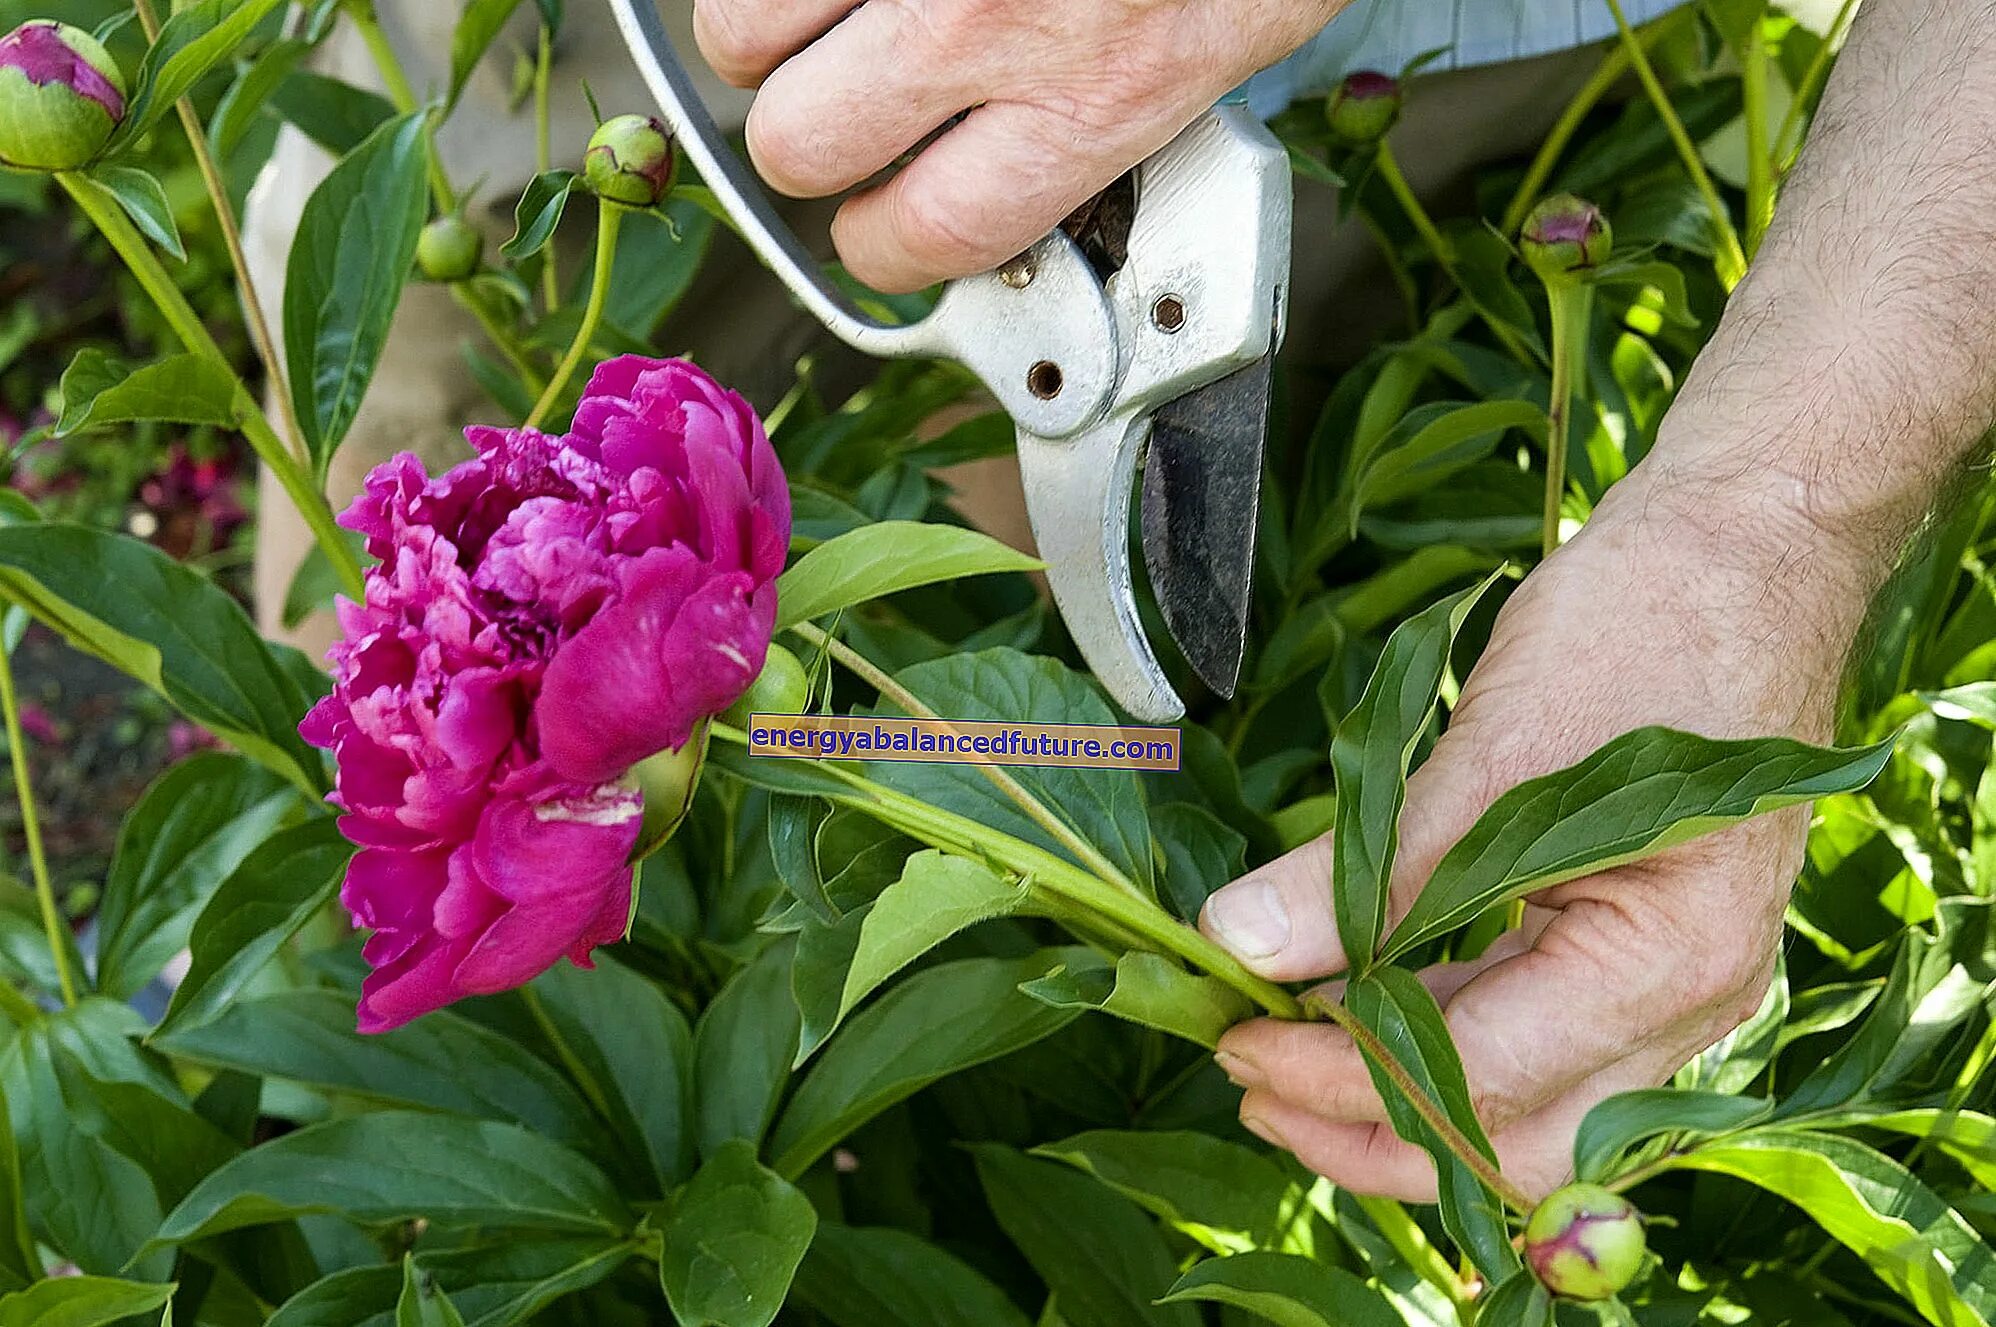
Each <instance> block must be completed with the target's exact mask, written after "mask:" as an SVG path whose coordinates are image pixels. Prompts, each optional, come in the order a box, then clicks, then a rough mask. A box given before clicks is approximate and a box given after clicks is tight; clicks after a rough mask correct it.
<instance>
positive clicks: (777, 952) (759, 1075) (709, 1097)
mask: <svg viewBox="0 0 1996 1327" xmlns="http://www.w3.org/2000/svg"><path fill="white" fill-rule="evenodd" d="M792 952H793V947H792V945H791V944H790V943H789V942H787V941H782V942H778V943H777V944H773V945H771V946H769V948H767V949H765V950H763V951H762V953H761V955H760V956H758V957H757V958H756V960H755V961H754V962H753V963H751V964H749V965H748V966H747V967H745V968H743V969H742V970H741V971H740V972H737V973H736V974H735V975H734V978H733V980H731V981H729V982H728V984H727V985H726V986H723V987H722V988H721V993H720V994H719V995H717V996H715V997H714V1002H713V1003H712V1004H710V1005H708V1006H707V1012H706V1013H704V1014H702V1015H701V1017H700V1026H699V1028H698V1029H697V1030H696V1031H695V1032H694V1034H693V1064H694V1070H693V1100H694V1120H695V1124H696V1134H697V1138H698V1141H699V1145H700V1155H701V1156H704V1157H711V1156H713V1155H714V1154H715V1153H716V1152H717V1151H718V1150H719V1149H720V1147H721V1145H722V1144H723V1143H726V1142H728V1141H729V1140H731V1139H735V1138H743V1139H747V1140H748V1141H749V1142H752V1143H758V1142H761V1141H762V1136H763V1134H764V1132H766V1131H767V1130H768V1128H769V1124H770V1121H771V1120H772V1119H773V1118H775V1115H776V1102H777V1098H778V1097H779V1096H780V1095H781V1093H782V1091H783V1086H784V1084H785V1082H787V1081H788V1079H789V1076H790V1062H791V1059H792V1057H793V1056H795V1055H796V1053H797V1003H796V1001H794V1000H792V999H791V998H790V959H791V954H792Z"/></svg>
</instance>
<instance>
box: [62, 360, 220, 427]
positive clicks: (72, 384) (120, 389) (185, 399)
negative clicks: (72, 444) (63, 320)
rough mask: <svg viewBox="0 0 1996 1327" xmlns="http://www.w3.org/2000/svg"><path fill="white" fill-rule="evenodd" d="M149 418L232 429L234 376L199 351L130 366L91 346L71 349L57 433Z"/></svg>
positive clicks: (63, 376) (63, 382)
mask: <svg viewBox="0 0 1996 1327" xmlns="http://www.w3.org/2000/svg"><path fill="white" fill-rule="evenodd" d="M152 419H158V420H165V421H167V422H169V423H174V424H213V425H216V426H218V427H221V428H234V427H235V425H236V422H237V419H238V414H237V410H236V381H235V379H234V378H232V377H230V376H229V374H228V372H227V371H226V370H224V369H222V368H220V367H218V366H217V365H216V364H215V362H214V361H213V360H210V359H209V358H207V357H206V356H205V355H194V354H185V355H169V356H167V357H166V358H165V359H162V360H160V361H159V362H158V363H156V364H147V365H145V366H144V367H142V368H139V369H133V368H132V367H131V366H130V365H128V364H125V363H124V362H123V361H121V360H118V359H115V358H113V357H112V356H110V355H107V354H105V353H104V352H103V351H101V350H98V349H95V348H94V347H86V348H85V349H83V350H79V351H78V352H76V358H75V359H74V360H72V361H70V365H69V368H68V369H66V370H64V372H63V375H62V418H61V419H59V420H57V421H56V426H55V431H56V436H57V437H65V436H67V435H69V434H71V433H75V432H77V431H79V430H81V429H85V428H94V427H98V426H101V425H105V424H128V423H131V422H133V421H134V420H152Z"/></svg>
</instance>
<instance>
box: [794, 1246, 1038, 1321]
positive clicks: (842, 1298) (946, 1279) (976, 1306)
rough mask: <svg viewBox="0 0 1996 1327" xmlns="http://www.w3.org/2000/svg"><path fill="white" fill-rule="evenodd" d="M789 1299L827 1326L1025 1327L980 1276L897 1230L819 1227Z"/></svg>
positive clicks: (1020, 1315) (1021, 1317)
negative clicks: (820, 1319) (821, 1318)
mask: <svg viewBox="0 0 1996 1327" xmlns="http://www.w3.org/2000/svg"><path fill="white" fill-rule="evenodd" d="M794 1294H795V1297H796V1298H797V1299H798V1300H799V1301H801V1302H802V1303H804V1304H806V1305H809V1306H810V1307H811V1308H812V1309H813V1310H815V1311H816V1312H818V1313H819V1314H822V1315H823V1316H824V1317H825V1318H827V1319H828V1320H830V1322H831V1323H832V1327H1027V1322H1026V1316H1025V1315H1024V1314H1023V1313H1021V1312H1019V1310H1018V1308H1017V1306H1015V1305H1014V1304H1013V1303H1012V1301H1011V1300H1009V1299H1007V1298H1005V1294H1004V1292H1003V1291H1001V1290H999V1289H998V1288H997V1287H996V1286H994V1285H992V1284H991V1282H989V1281H987V1280H986V1279H985V1278H984V1276H983V1275H982V1274H981V1273H979V1272H978V1271H976V1270H975V1269H974V1268H972V1267H970V1266H969V1265H968V1264H967V1263H964V1262H961V1261H959V1260H958V1259H956V1258H954V1257H952V1256H951V1255H950V1254H948V1253H945V1252H944V1251H943V1250H941V1249H939V1248H937V1247H936V1246H935V1245H933V1244H930V1243H928V1242H927V1241H925V1240H922V1239H918V1238H917V1237H915V1236H914V1235H910V1234H908V1233H907V1232H906V1231H901V1230H890V1229H885V1228H879V1229H875V1228H865V1229H862V1228H859V1227H855V1226H842V1225H838V1224H836V1223H833V1222H829V1221H826V1222H820V1223H819V1225H818V1233H817V1235H816V1237H815V1238H813V1239H812V1241H811V1251H810V1252H809V1253H807V1254H805V1255H804V1262H803V1265H802V1266H800V1267H799V1268H798V1269H797V1280H796V1286H795V1290H794Z"/></svg>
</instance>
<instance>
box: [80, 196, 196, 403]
mask: <svg viewBox="0 0 1996 1327" xmlns="http://www.w3.org/2000/svg"><path fill="white" fill-rule="evenodd" d="M88 178H89V180H90V182H91V183H92V184H94V185H96V186H97V187H98V188H100V189H102V190H103V191H104V192H105V193H107V194H109V195H110V196H111V197H112V199H113V200H114V201H116V203H117V204H118V206H119V207H121V208H123V209H124V211H125V215H126V216H128V217H130V218H131V219H132V224H133V225H135V226H137V227H138V228H139V233H140V234H142V235H144V236H145V237H146V238H147V239H149V240H151V241H152V242H153V243H154V244H157V245H158V246H159V247H160V248H162V249H164V250H166V251H167V252H168V253H170V254H172V255H173V256H174V257H175V258H176V259H178V260H179V261H181V262H183V263H184V262H186V261H187V249H186V247H185V246H184V245H182V244H181V242H180V227H179V226H177V225H175V224H174V221H173V205H172V204H171V203H169V202H167V201H166V189H165V188H164V187H163V186H162V185H161V184H160V182H159V181H158V180H157V179H154V178H153V176H152V174H151V173H150V172H148V171H142V170H140V169H139V168H138V167H136V166H114V165H111V164H110V163H108V162H104V163H99V164H98V165H96V166H93V167H91V169H90V174H89V177H88ZM199 422H202V423H206V422H207V421H205V420H203V421H199Z"/></svg>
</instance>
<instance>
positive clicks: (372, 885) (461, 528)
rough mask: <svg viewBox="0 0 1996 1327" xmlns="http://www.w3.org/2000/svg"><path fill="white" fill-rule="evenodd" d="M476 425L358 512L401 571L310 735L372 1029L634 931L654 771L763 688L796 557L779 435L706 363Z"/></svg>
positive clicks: (642, 363) (404, 460)
mask: <svg viewBox="0 0 1996 1327" xmlns="http://www.w3.org/2000/svg"><path fill="white" fill-rule="evenodd" d="M466 436H467V437H468V438H469V439H470V440H471V443H472V445H473V446H474V447H476V448H477V450H478V455H477V457H476V458H475V459H473V460H470V461H466V462H465V463H463V464H462V465H459V466H457V467H456V468H455V469H453V470H451V471H449V472H448V473H446V474H443V475H440V476H437V477H435V478H431V477H430V476H429V475H428V474H426V473H425V472H424V470H423V468H422V466H421V464H420V463H419V462H418V461H417V460H416V458H415V457H413V456H410V455H406V454H405V455H402V456H398V457H396V458H395V459H394V460H392V461H389V462H387V463H385V464H383V465H381V466H380V467H378V468H377V469H376V470H375V471H374V473H373V474H372V475H371V476H369V478H368V482H367V488H366V491H365V492H364V493H363V494H362V495H361V496H360V497H359V498H357V499H355V501H354V504H353V506H352V507H351V508H350V509H349V510H348V511H347V513H346V514H345V515H344V516H343V517H342V518H341V521H342V523H343V524H345V525H346V526H347V527H348V528H350V529H353V530H356V531H358V532H359V533H361V534H363V535H365V536H366V538H367V547H368V551H369V552H370V553H372V554H373V555H374V556H375V557H377V558H379V559H380V560H381V564H380V565H379V566H378V567H376V568H374V569H373V570H371V571H370V572H369V573H368V577H367V597H366V602H365V603H364V604H358V605H356V604H351V603H345V602H342V604H341V605H340V617H341V625H342V628H343V631H344V639H343V640H342V641H341V642H340V643H339V644H337V645H335V646H334V647H333V650H332V653H331V655H330V656H329V657H330V661H331V663H332V665H333V675H334V689H333V693H332V694H331V695H330V696H328V697H327V698H326V699H325V700H323V701H321V702H320V703H319V705H318V706H317V707H316V708H315V709H314V710H313V711H312V713H311V714H310V715H308V716H307V717H306V720H305V722H304V724H303V725H302V726H301V728H300V731H301V732H302V733H303V734H304V735H305V738H306V740H307V741H310V742H312V743H313V744H315V745H318V746H322V747H326V748H328V749H330V750H332V751H333V752H334V754H335V757H336V759H337V761H338V765H339V779H338V788H337V791H336V792H335V793H334V794H333V797H332V800H333V802H334V804H335V805H337V806H338V807H339V808H340V809H341V810H342V811H343V812H344V813H345V814H344V815H343V816H342V818H341V821H340V828H341V830H342V832H343V833H345V834H346V836H347V837H348V838H349V839H351V840H352V841H353V842H354V843H355V844H357V845H358V846H359V848H360V851H359V853H358V854H356V856H355V857H354V859H353V864H352V866H351V867H350V868H349V870H348V873H347V880H346V885H345V888H344V889H343V890H342V892H341V899H342V901H343V902H345V904H346V906H347V908H348V910H349V911H350V912H352V914H353V916H354V919H355V921H356V922H358V923H359V924H360V925H362V926H366V927H370V928H372V929H373V930H374V935H373V936H372V937H370V938H369V940H368V942H367V947H366V951H365V952H366V956H367V960H368V962H369V963H371V964H372V965H373V966H374V972H373V973H372V975H370V976H369V978H368V979H367V982H366V983H365V985H364V986H363V988H362V998H361V1003H360V1026H361V1030H362V1031H367V1032H376V1031H385V1030H386V1029H389V1028H393V1027H397V1026H399V1025H401V1024H402V1023H405V1022H407V1021H408V1020H409V1019H411V1018H414V1017H416V1016H417V1015H419V1014H423V1013H427V1012H429V1011H430V1010H432V1009H437V1008H441V1007H442V1006H444V1005H446V1004H449V1003H451V1002H452V1001H454V1000H458V999H461V998H463V997H464V996H467V995H479V994H488V993H490V992H494V991H501V990H506V989H509V988H511V987H514V986H518V985H521V984H522V983H524V982H527V981H529V980H531V979H532V978H534V977H535V976H537V975H539V974H540V973H542V972H544V971H546V970H547V969H548V968H549V967H550V966H552V965H553V964H554V963H555V962H556V961H557V960H559V959H560V958H561V957H562V956H563V955H567V956H568V958H569V959H571V960H572V961H573V962H575V963H577V964H579V965H581V966H584V967H587V966H588V965H589V954H590V951H591V950H592V949H594V948H595V947H596V946H597V945H600V944H607V943H609V942H611V941H613V940H616V939H618V938H620V937H621V936H622V935H623V933H624V924H625V920H626V917H627V916H628V913H629V909H630V901H631V869H632V868H631V863H630V854H631V850H632V847H633V845H634V844H635V843H636V841H637V836H638V828H639V818H640V816H641V814H642V811H643V805H642V800H643V799H642V797H641V796H640V794H639V793H638V791H637V789H636V785H635V783H634V782H633V781H632V780H630V779H629V777H628V774H629V770H630V767H631V766H632V765H635V764H637V763H638V762H639V761H641V760H644V759H645V758H646V757H649V756H652V755H655V754H657V753H659V752H662V751H668V750H677V749H678V748H680V747H682V746H684V745H685V744H686V743H687V742H688V741H689V740H692V739H693V738H694V736H695V735H696V734H697V732H698V731H699V730H700V725H701V724H702V722H703V721H704V720H705V719H707V718H708V717H709V716H711V715H714V714H717V713H719V712H720V711H722V710H724V709H726V708H727V707H728V706H729V705H731V704H733V703H734V701H735V700H736V699H737V698H739V697H740V696H741V695H742V694H743V693H744V692H745V691H747V690H748V688H749V685H750V684H751V683H752V682H754V680H755V678H756V675H757V673H758V672H760V671H761V668H762V663H763V656H764V654H765V652H766V651H767V649H768V647H769V638H770V634H771V632H772V630H773V628H774V625H775V615H776V591H775V587H774V584H773V582H774V581H775V578H776V575H777V573H778V572H780V571H781V570H782V568H783V558H784V553H785V550H786V549H787V548H788V546H789V542H790V498H789V490H788V488H787V487H786V485H785V482H784V478H783V472H782V469H781V468H780V467H779V466H778V464H777V461H776V454H775V452H774V451H772V450H771V448H770V445H769V440H768V438H767V437H766V436H765V435H764V433H763V429H762V424H761V421H760V420H758V419H757V418H756V416H755V413H754V411H752V410H751V409H750V408H749V407H748V405H747V403H746V402H744V401H743V400H742V399H741V398H740V397H739V396H737V395H735V394H734V393H733V392H730V391H727V390H726V389H725V388H723V387H721V386H720V384H718V383H716V382H715V381H714V380H713V379H712V378H710V377H709V376H707V375H706V374H705V373H703V372H702V371H701V370H699V369H697V368H695V367H694V366H692V365H691V364H687V363H684V362H682V361H677V360H665V361H660V360H648V359H641V358H637V357H635V356H627V357H625V358H622V359H617V360H612V361H611V362H609V363H607V364H604V365H603V366H602V367H600V368H599V369H597V371H596V374H595V376H594V377H593V378H592V379H591V380H590V383H589V388H588V390H587V391H586V392H585V393H584V394H583V398H582V404H581V405H580V407H579V408H578V409H577V411H576V417H575V425H574V430H573V431H572V432H571V433H570V434H569V435H568V436H566V437H561V438H555V437H549V436H547V435H544V434H541V433H536V432H533V431H532V430H528V429H519V430H510V431H508V430H499V429H489V428H474V429H470V430H467V432H466Z"/></svg>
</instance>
